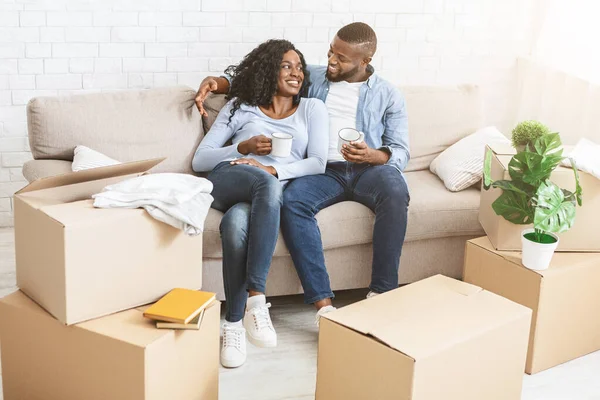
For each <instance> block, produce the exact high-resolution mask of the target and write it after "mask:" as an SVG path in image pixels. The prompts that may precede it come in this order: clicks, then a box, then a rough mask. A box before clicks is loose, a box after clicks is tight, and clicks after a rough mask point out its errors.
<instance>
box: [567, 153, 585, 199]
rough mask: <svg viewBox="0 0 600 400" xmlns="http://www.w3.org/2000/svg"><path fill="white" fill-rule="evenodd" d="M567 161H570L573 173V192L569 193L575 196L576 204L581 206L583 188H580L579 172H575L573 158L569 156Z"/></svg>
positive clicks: (575, 167)
mask: <svg viewBox="0 0 600 400" xmlns="http://www.w3.org/2000/svg"><path fill="white" fill-rule="evenodd" d="M569 161H570V162H571V168H573V173H574V174H575V193H571V192H569V193H571V195H574V196H575V198H576V199H577V204H578V205H579V206H580V207H581V204H583V198H582V196H583V190H582V189H581V185H580V184H579V172H577V165H576V164H575V160H573V159H572V158H569Z"/></svg>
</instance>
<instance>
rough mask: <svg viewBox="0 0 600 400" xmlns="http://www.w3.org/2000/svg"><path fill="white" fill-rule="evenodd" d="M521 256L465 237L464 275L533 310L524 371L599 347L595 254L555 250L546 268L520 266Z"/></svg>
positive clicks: (599, 272) (599, 257)
mask: <svg viewBox="0 0 600 400" xmlns="http://www.w3.org/2000/svg"><path fill="white" fill-rule="evenodd" d="M520 256H521V254H520V253H514V252H502V251H496V250H494V248H493V246H492V244H491V243H490V241H489V240H488V239H487V238H485V237H483V238H478V239H474V240H470V241H468V242H467V248H466V253H465V269H464V280H465V281H466V282H469V283H472V284H475V285H477V286H481V287H482V288H484V289H486V290H489V291H491V292H494V293H497V294H499V295H500V296H503V297H506V298H507V299H510V300H513V301H515V302H517V303H519V304H522V305H524V306H526V307H529V308H531V309H532V310H533V319H532V321H531V335H530V338H529V352H528V354H527V365H526V368H525V372H527V373H529V374H534V373H536V372H539V371H543V370H545V369H548V368H551V367H554V366H555V365H558V364H561V363H564V362H566V361H569V360H572V359H574V358H577V357H580V356H583V355H585V354H588V353H591V352H593V351H596V350H600V316H599V315H598V305H600V290H599V289H598V288H600V254H596V253H556V254H554V257H553V258H552V263H551V264H550V268H548V269H547V270H545V271H533V270H530V269H527V268H525V267H524V266H522V265H521V257H520Z"/></svg>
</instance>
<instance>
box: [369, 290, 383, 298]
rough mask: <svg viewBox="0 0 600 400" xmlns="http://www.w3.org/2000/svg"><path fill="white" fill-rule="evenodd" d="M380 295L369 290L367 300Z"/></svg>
mask: <svg viewBox="0 0 600 400" xmlns="http://www.w3.org/2000/svg"><path fill="white" fill-rule="evenodd" d="M378 294H380V293H377V292H374V291H372V290H369V293H367V299H370V298H371V297H375V296H377V295H378Z"/></svg>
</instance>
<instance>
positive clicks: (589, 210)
mask: <svg viewBox="0 0 600 400" xmlns="http://www.w3.org/2000/svg"><path fill="white" fill-rule="evenodd" d="M488 149H490V150H491V151H492V152H493V155H492V174H491V175H492V180H494V181H495V180H499V179H508V180H510V175H509V174H508V163H509V162H510V159H511V158H512V156H513V155H514V154H515V149H514V148H513V147H512V146H510V145H502V144H500V143H495V144H490V145H488V146H487V148H486V151H487V150H488ZM578 172H579V183H580V185H581V187H582V189H583V205H582V206H581V207H579V206H577V209H576V214H575V224H574V225H573V227H572V228H571V229H570V230H568V231H566V232H563V233H560V234H558V236H559V237H560V242H559V244H558V248H557V249H556V251H590V252H600V239H599V238H598V237H599V236H600V233H599V231H598V229H599V227H600V213H599V212H598V211H599V210H600V180H599V179H597V178H596V177H594V176H593V175H590V174H588V173H586V172H583V171H578ZM550 180H551V181H552V182H554V183H555V184H557V185H558V186H559V187H560V188H562V189H567V190H570V191H572V192H574V191H575V176H574V173H573V170H572V169H571V168H566V167H562V166H559V167H558V168H556V170H554V172H553V173H552V175H551V176H550ZM501 193H502V190H501V189H497V188H490V189H489V190H485V189H484V188H483V187H482V189H481V201H480V206H479V222H480V223H481V226H482V227H483V229H484V230H485V232H486V233H487V235H488V237H489V238H490V241H491V243H492V245H493V246H494V248H495V249H496V250H512V251H521V247H522V246H521V232H522V231H523V230H524V229H527V228H531V227H532V225H515V224H512V223H510V222H508V221H507V220H505V219H504V218H503V217H501V216H499V215H496V213H495V212H494V210H493V209H492V203H493V202H494V201H495V200H496V199H497V198H498V197H499V196H500V194H501Z"/></svg>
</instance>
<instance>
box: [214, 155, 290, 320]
mask: <svg viewBox="0 0 600 400" xmlns="http://www.w3.org/2000/svg"><path fill="white" fill-rule="evenodd" d="M208 180H210V181H211V182H212V183H213V186H214V188H213V191H212V196H213V197H214V199H215V200H214V202H213V203H212V206H211V207H212V208H214V209H216V210H219V211H221V212H223V213H225V215H224V216H223V219H222V220H221V226H220V231H221V242H222V245H223V281H224V282H223V283H224V286H225V297H226V307H227V312H226V314H225V319H226V320H227V321H229V322H237V321H239V320H241V319H242V317H243V316H244V309H245V306H246V300H247V298H248V290H253V291H257V292H262V293H264V292H265V285H266V282H267V274H268V273H269V267H270V265H271V259H272V258H273V252H274V251H275V244H276V243H277V236H278V234H279V215H280V214H279V213H280V209H281V205H282V202H283V195H282V193H283V187H282V184H281V182H279V180H278V179H277V178H275V177H274V176H273V175H271V174H269V173H268V172H265V171H263V170H262V169H260V168H257V167H254V166H251V165H231V164H230V163H229V161H225V162H222V163H220V164H218V165H217V166H216V167H215V169H214V170H213V171H212V172H211V173H210V174H209V175H208Z"/></svg>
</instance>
